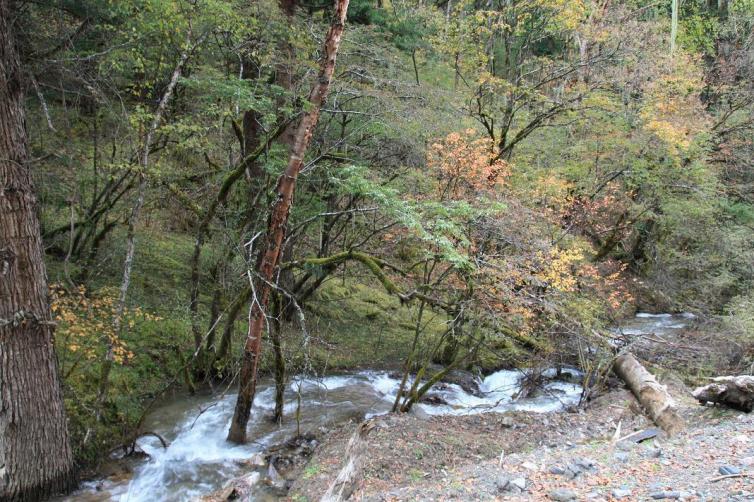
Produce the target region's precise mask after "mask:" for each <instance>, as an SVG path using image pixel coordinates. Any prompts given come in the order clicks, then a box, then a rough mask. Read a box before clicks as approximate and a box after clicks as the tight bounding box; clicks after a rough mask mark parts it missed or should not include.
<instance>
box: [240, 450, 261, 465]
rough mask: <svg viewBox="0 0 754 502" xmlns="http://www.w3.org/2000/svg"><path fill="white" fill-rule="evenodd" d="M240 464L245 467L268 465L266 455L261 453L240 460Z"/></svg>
mask: <svg viewBox="0 0 754 502" xmlns="http://www.w3.org/2000/svg"><path fill="white" fill-rule="evenodd" d="M238 464H239V465H242V466H245V467H252V468H253V467H265V466H266V465H267V460H265V458H264V455H262V454H261V453H255V454H254V455H252V456H250V457H249V458H246V459H243V460H240V461H238Z"/></svg>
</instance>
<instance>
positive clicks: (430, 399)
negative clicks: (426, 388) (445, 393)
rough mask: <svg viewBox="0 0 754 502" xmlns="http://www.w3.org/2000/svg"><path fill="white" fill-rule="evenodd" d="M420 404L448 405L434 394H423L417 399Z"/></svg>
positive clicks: (438, 395)
mask: <svg viewBox="0 0 754 502" xmlns="http://www.w3.org/2000/svg"><path fill="white" fill-rule="evenodd" d="M419 402H420V403H424V404H431V405H435V406H438V405H449V403H448V402H447V401H446V400H445V399H444V398H443V397H442V396H441V395H440V394H434V393H429V394H425V395H423V396H422V397H421V399H419Z"/></svg>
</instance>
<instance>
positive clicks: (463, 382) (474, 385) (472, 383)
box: [442, 370, 482, 397]
mask: <svg viewBox="0 0 754 502" xmlns="http://www.w3.org/2000/svg"><path fill="white" fill-rule="evenodd" d="M442 381H443V382H447V383H452V384H455V385H458V386H459V387H460V388H462V389H463V390H464V391H465V392H467V393H469V394H471V395H472V396H476V397H481V396H482V390H481V389H480V388H479V378H477V376H476V375H474V374H473V373H472V372H470V371H464V370H450V371H449V372H448V373H447V374H446V375H445V376H444V377H443V378H442Z"/></svg>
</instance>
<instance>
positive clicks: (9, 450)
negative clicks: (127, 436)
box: [0, 0, 76, 501]
mask: <svg viewBox="0 0 754 502" xmlns="http://www.w3.org/2000/svg"><path fill="white" fill-rule="evenodd" d="M12 5H13V2H12V1H11V0H0V500H9V501H15V500H38V499H41V498H43V497H47V496H49V495H52V494H54V493H58V492H64V491H67V490H69V489H71V488H73V487H74V486H75V482H76V477H75V471H74V464H73V455H72V452H71V447H70V444H69V441H68V431H67V429H66V417H65V410H64V408H63V395H62V391H61V388H60V382H59V379H58V363H57V358H56V356H55V351H54V348H53V331H54V323H53V322H52V320H51V313H50V308H49V303H48V291H47V276H46V271H45V265H44V260H43V254H42V238H41V235H40V229H39V221H38V220H37V216H36V207H37V199H36V195H35V193H34V186H33V182H32V177H31V172H30V169H29V152H28V138H27V134H26V128H25V127H26V124H25V113H24V97H23V84H22V81H21V67H20V66H21V65H20V60H19V55H18V52H17V49H16V45H15V40H14V35H13V26H12V20H13V19H14V17H15V16H16V15H17V14H16V13H15V12H13V10H14V7H13V6H12Z"/></svg>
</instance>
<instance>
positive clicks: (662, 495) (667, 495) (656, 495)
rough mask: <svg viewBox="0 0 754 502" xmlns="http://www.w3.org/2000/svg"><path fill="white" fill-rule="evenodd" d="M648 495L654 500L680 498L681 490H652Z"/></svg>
mask: <svg viewBox="0 0 754 502" xmlns="http://www.w3.org/2000/svg"><path fill="white" fill-rule="evenodd" d="M649 496H650V497H652V498H653V499H655V500H662V499H675V500H677V499H680V498H681V492H676V491H661V492H653V493H650V494H649Z"/></svg>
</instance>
